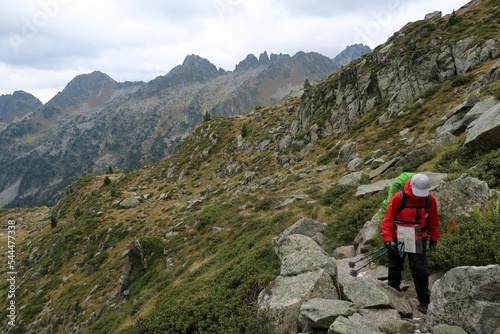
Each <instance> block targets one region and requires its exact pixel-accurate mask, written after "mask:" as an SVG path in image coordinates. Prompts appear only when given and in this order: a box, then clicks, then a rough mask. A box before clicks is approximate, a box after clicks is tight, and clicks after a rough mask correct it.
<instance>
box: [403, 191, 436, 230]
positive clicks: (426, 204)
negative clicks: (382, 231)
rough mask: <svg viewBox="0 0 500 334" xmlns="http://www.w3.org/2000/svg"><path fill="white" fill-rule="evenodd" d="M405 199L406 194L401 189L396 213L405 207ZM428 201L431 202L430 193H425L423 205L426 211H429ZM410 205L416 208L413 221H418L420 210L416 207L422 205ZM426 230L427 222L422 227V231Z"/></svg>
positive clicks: (406, 198) (406, 199)
mask: <svg viewBox="0 0 500 334" xmlns="http://www.w3.org/2000/svg"><path fill="white" fill-rule="evenodd" d="M407 201H408V196H407V195H406V194H405V191H404V189H403V190H401V202H399V207H398V211H397V213H399V212H401V211H402V210H403V209H404V208H405V207H406V202H407ZM430 202H431V195H427V197H426V198H425V205H424V208H425V211H426V212H427V211H429V207H430ZM410 207H411V208H415V209H416V217H415V221H420V211H419V210H418V209H419V208H422V207H418V206H410ZM394 228H396V226H394ZM426 231H427V224H426V225H425V226H424V227H423V228H422V232H426Z"/></svg>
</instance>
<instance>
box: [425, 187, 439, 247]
mask: <svg viewBox="0 0 500 334" xmlns="http://www.w3.org/2000/svg"><path fill="white" fill-rule="evenodd" d="M430 201H431V202H430V204H429V215H428V216H427V229H428V232H429V236H430V238H431V240H434V241H436V240H438V239H439V229H438V228H439V217H438V209H437V202H436V198H434V195H432V194H431V199H430Z"/></svg>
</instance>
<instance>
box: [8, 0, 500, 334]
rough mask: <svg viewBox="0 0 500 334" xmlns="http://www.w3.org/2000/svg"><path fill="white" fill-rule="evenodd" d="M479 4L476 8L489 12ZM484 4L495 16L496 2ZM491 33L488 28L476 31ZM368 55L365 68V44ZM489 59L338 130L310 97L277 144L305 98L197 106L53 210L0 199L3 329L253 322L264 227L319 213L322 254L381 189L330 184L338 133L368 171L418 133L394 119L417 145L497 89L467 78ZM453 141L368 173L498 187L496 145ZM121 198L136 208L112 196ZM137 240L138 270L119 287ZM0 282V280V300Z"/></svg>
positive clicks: (350, 229)
mask: <svg viewBox="0 0 500 334" xmlns="http://www.w3.org/2000/svg"><path fill="white" fill-rule="evenodd" d="M481 8H482V7H480V8H479V9H477V10H475V14H474V15H481V16H484V15H490V14H485V13H482V12H481V10H484V8H483V9H481ZM495 8H496V7H495ZM476 12H477V13H476ZM468 15H472V14H470V13H469V12H466V13H464V14H463V15H462V16H459V18H460V20H462V21H461V22H462V23H465V22H466V21H467V20H471V19H472V18H469V16H468ZM491 15H496V16H495V19H496V18H498V11H496V12H494V13H493V14H491ZM448 20H449V18H443V19H441V20H440V21H439V22H438V23H434V27H433V28H432V29H431V28H430V27H429V29H428V30H429V31H433V33H434V34H438V35H439V34H444V33H445V32H446V34H455V33H459V31H458V30H457V31H456V32H455V33H454V32H453V31H454V30H449V28H447V22H448ZM495 22H496V21H495ZM422 24H424V23H422V22H416V23H412V24H410V25H409V26H407V27H406V28H405V29H407V30H411V29H414V28H416V27H417V26H419V25H422ZM467 24H469V23H467ZM470 24H472V22H471V23H470ZM452 29H459V28H458V27H457V28H452ZM464 29H465V30H464V33H467V32H468V30H467V29H469V28H464ZM474 31H477V30H474ZM497 31H498V30H497ZM492 33H495V32H494V31H492V30H491V29H489V28H488V29H486V28H485V31H484V34H482V35H480V36H482V37H479V36H478V37H477V38H486V37H488V36H490V35H489V34H492ZM443 36H444V35H443ZM496 36H497V37H498V33H496ZM450 38H451V37H450ZM394 47H397V45H396V44H394ZM365 59H367V62H368V65H365V66H367V68H369V67H370V66H369V65H370V61H371V60H370V56H367V57H366V58H365ZM494 63H495V60H489V61H487V62H484V63H482V64H481V65H480V66H478V67H477V68H474V70H473V71H470V72H469V73H467V74H466V75H462V76H455V77H453V78H451V79H449V80H446V81H444V82H442V83H436V84H434V85H433V86H432V87H431V88H429V89H428V90H427V91H426V92H424V93H423V94H421V96H419V97H418V98H417V99H415V100H414V101H411V102H410V103H407V105H406V107H405V108H404V109H403V110H402V112H401V113H399V115H398V116H394V117H391V118H390V119H389V120H387V121H386V122H385V123H383V124H379V121H378V119H379V117H380V116H381V115H382V114H383V112H384V107H385V106H387V104H388V101H383V100H380V101H378V102H377V103H378V105H377V107H376V108H374V109H372V110H370V111H369V112H367V113H366V114H364V115H362V116H361V117H359V118H357V119H356V120H354V121H353V123H352V124H350V125H348V126H347V127H346V128H345V129H343V130H342V131H336V129H333V130H330V131H323V129H329V127H330V128H331V125H330V123H329V122H330V120H329V117H330V111H329V110H325V109H324V108H323V109H321V108H319V109H318V110H319V111H318V112H317V113H315V114H314V115H313V116H312V117H311V120H310V123H311V124H317V126H318V128H319V129H320V130H321V131H318V132H319V136H318V138H316V139H314V140H313V139H312V136H310V135H309V134H307V133H302V132H301V130H300V128H298V130H297V132H296V134H295V136H294V137H293V138H292V140H291V141H290V143H289V144H288V145H284V144H283V141H284V140H285V139H286V131H285V130H288V129H290V128H292V127H293V124H294V121H295V122H297V121H298V116H297V115H298V110H300V108H301V106H302V105H303V103H304V101H305V99H304V100H303V99H301V98H290V99H288V100H287V101H285V102H283V103H282V104H279V105H275V106H272V107H266V108H258V109H256V110H253V111H252V112H250V113H248V114H247V115H245V116H241V117H234V118H219V117H214V116H212V117H206V119H205V120H204V121H203V122H202V123H200V125H199V126H198V127H197V128H196V129H195V131H194V132H193V133H192V134H191V135H190V136H189V137H188V138H186V140H184V141H183V142H182V143H181V144H180V146H179V147H178V148H177V150H176V152H175V153H174V154H173V155H172V156H171V157H168V158H166V159H164V160H162V161H160V162H158V163H155V164H152V165H149V166H145V167H144V168H142V169H139V170H134V171H112V172H111V171H110V173H109V174H106V175H88V176H86V177H84V178H82V179H80V180H79V181H78V182H76V183H75V184H73V185H72V186H71V187H69V188H68V189H67V190H66V191H65V194H64V196H63V198H62V199H61V200H60V201H59V202H58V203H57V205H56V206H55V207H53V208H50V209H48V208H34V209H21V208H16V209H11V210H2V211H0V222H1V223H2V224H3V227H2V230H3V231H2V232H4V237H5V235H6V233H7V229H6V222H7V221H8V220H10V219H18V218H23V222H22V223H21V224H19V225H18V227H17V230H16V231H17V233H18V241H17V243H16V270H17V271H18V289H17V292H16V304H17V305H18V306H19V307H18V309H17V310H18V312H19V313H18V318H17V319H16V323H17V326H16V327H14V328H10V331H9V333H24V332H25V331H26V330H27V328H29V326H32V325H33V323H34V322H35V321H36V322H37V324H38V326H39V328H52V331H53V332H54V333H68V332H70V331H71V330H72V329H73V330H75V328H76V330H77V331H79V332H83V333H124V334H125V333H127V334H129V333H222V332H224V333H264V332H265V329H264V324H265V322H266V318H265V314H260V315H259V316H257V313H256V300H257V296H258V294H259V292H260V291H261V290H262V289H264V288H265V287H266V286H267V284H268V283H269V282H270V281H272V280H273V279H274V278H275V277H276V276H277V275H278V273H279V269H280V268H279V265H280V263H279V261H278V258H277V256H276V255H275V254H274V252H273V250H272V249H271V240H272V238H273V237H274V236H276V235H278V234H279V233H281V232H282V231H283V230H284V229H285V228H287V227H288V226H290V225H291V224H293V223H294V222H296V221H297V220H298V219H300V218H302V217H310V218H313V219H316V220H318V221H320V222H323V223H327V224H328V230H327V233H326V236H327V239H326V241H325V242H326V246H325V248H326V249H327V251H328V252H329V253H331V252H332V251H333V250H334V249H335V248H336V247H338V246H342V245H349V244H352V241H353V238H354V237H355V236H356V234H357V232H358V231H359V229H360V228H361V227H362V226H363V224H364V223H365V222H366V221H367V220H369V219H370V218H371V217H372V216H373V215H374V214H375V213H376V212H377V210H378V208H379V205H380V202H381V201H382V199H383V198H384V197H385V193H375V194H372V195H366V196H363V197H355V196H354V193H355V191H356V187H355V186H346V185H338V184H337V182H338V180H339V179H340V178H341V177H342V176H343V175H344V174H345V173H346V172H347V171H348V167H347V165H346V163H345V162H339V161H338V160H337V159H338V155H339V151H340V148H341V147H342V145H344V144H345V143H347V142H356V143H357V145H358V146H357V150H356V152H357V153H358V154H359V156H360V157H361V158H362V165H361V167H359V169H360V170H364V169H368V165H366V162H367V161H369V160H370V159H371V158H372V157H373V156H375V153H374V152H379V154H381V155H382V156H384V157H386V158H387V157H391V156H394V155H395V154H397V153H399V154H400V155H401V156H404V155H405V154H407V153H408V152H410V151H411V150H413V149H414V148H415V146H416V145H413V146H412V145H407V144H404V143H403V141H402V140H403V139H405V138H403V136H402V135H401V134H400V132H401V131H403V130H406V133H407V134H408V135H407V137H410V136H412V137H415V138H418V141H417V143H418V145H423V144H426V143H428V142H429V141H430V140H432V139H433V138H434V136H435V130H436V128H437V126H439V125H442V124H443V123H444V120H443V116H445V115H446V113H447V112H448V111H449V110H451V109H452V108H453V107H455V106H456V105H457V104H458V103H460V102H461V101H463V100H464V99H465V97H466V96H468V95H469V94H470V93H471V92H474V93H475V94H477V95H478V96H479V97H480V98H486V97H489V96H495V97H497V98H500V85H499V82H498V81H496V82H492V83H490V84H488V85H487V86H483V87H481V89H478V88H477V87H478V80H480V78H482V77H484V75H485V74H486V73H487V71H488V70H489V69H490V68H491V67H492V66H493V64H494ZM353 66H355V64H354V65H353ZM373 66H375V65H373ZM373 66H372V67H371V68H373ZM339 81H340V74H339V73H336V74H333V75H332V76H330V77H329V78H328V79H326V80H324V81H323V82H320V83H319V84H317V85H315V86H313V87H310V88H308V91H307V92H306V93H307V94H306V95H308V96H309V98H310V99H312V100H313V101H314V103H315V104H316V105H317V106H321V105H325V103H326V102H325V101H327V100H328V92H331V91H334V90H336V89H337V88H338V86H339ZM311 96H312V98H311ZM407 137H406V139H407ZM464 139H465V138H464V134H462V135H460V137H459V138H458V140H457V141H456V142H455V143H452V144H448V145H446V146H441V147H439V148H438V149H435V150H428V152H427V153H426V154H423V155H419V156H416V157H414V158H413V159H410V160H408V161H407V162H406V163H405V164H404V165H398V166H397V167H395V168H392V169H391V170H390V171H389V172H388V173H386V174H385V175H383V176H381V177H379V178H391V177H394V176H396V175H398V174H399V173H400V172H402V171H404V170H412V171H424V170H429V171H436V172H446V173H450V174H451V175H452V176H458V175H460V174H461V173H464V172H467V173H468V174H470V175H473V176H476V177H480V178H481V179H484V180H486V181H487V182H488V183H489V186H490V187H491V188H495V189H500V183H499V181H498V180H499V177H498V174H497V173H498V170H500V158H499V157H500V150H499V149H498V148H497V149H495V150H489V151H479V150H471V149H467V148H464V146H463V142H464ZM307 144H311V145H310V146H307ZM306 148H308V149H306ZM285 158H286V159H285ZM473 167H474V168H473ZM379 178H376V179H375V180H377V179H379ZM363 182H366V183H368V182H371V181H370V180H368V178H367V177H366V178H365V179H364V180H363ZM130 197H133V198H136V199H137V200H138V205H137V206H135V207H132V208H124V207H122V206H120V204H119V203H120V202H121V201H123V200H124V199H126V198H130ZM493 211H494V210H493ZM492 215H493V216H495V213H494V214H492ZM470 220H471V221H472V218H471V219H470ZM21 240H22V241H21ZM135 240H139V241H140V243H141V245H142V246H143V250H144V255H145V261H146V263H145V264H146V268H145V269H144V270H142V271H141V272H139V273H138V277H137V278H136V279H135V280H134V281H133V282H132V283H131V285H130V286H129V287H128V288H127V289H126V290H125V291H121V290H122V289H121V288H122V286H121V282H122V280H123V275H124V274H125V272H126V268H127V265H128V261H129V260H128V250H129V248H130V245H131V244H132V243H133V242H134V241H135ZM2 241H4V240H2ZM4 245H6V243H5V242H3V243H2V247H3V248H2V250H3V251H4V254H3V256H2V261H3V262H4V263H7V257H6V256H7V253H5V251H6V250H7V249H6V247H5V246H4ZM454 265H455V264H454ZM4 272H5V270H4ZM4 275H5V274H4ZM7 292H8V284H7V283H6V281H5V280H2V284H1V285H0V298H1V299H2V300H5V299H6V294H7ZM7 315H8V311H7V310H6V308H5V307H2V308H1V309H0V319H2V325H3V328H9V327H7V325H6V322H4V321H5V320H4V319H7ZM76 326H79V327H76Z"/></svg>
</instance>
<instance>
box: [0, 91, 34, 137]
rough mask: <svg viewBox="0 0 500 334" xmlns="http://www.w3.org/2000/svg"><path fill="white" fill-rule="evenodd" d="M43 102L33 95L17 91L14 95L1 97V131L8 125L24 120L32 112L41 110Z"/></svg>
mask: <svg viewBox="0 0 500 334" xmlns="http://www.w3.org/2000/svg"><path fill="white" fill-rule="evenodd" d="M41 105H42V102H41V101H40V100H38V99H37V98H36V97H34V96H33V95H31V94H29V93H26V92H23V91H15V92H14V93H13V94H4V95H1V96H0V131H2V130H3V129H4V128H5V127H7V125H9V124H10V123H12V122H15V121H17V120H20V119H22V118H23V117H24V116H25V115H27V114H28V113H29V112H30V111H33V110H35V109H37V108H39V107H40V106H41Z"/></svg>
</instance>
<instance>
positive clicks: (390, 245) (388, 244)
mask: <svg viewBox="0 0 500 334" xmlns="http://www.w3.org/2000/svg"><path fill="white" fill-rule="evenodd" d="M384 245H385V248H387V249H388V250H392V251H397V250H398V245H397V244H396V243H395V242H394V241H386V242H385V243H384Z"/></svg>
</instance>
